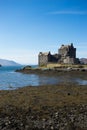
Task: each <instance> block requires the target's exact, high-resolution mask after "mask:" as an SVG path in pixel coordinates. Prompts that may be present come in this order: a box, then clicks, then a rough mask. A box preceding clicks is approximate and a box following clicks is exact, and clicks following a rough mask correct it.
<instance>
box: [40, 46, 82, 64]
mask: <svg viewBox="0 0 87 130" xmlns="http://www.w3.org/2000/svg"><path fill="white" fill-rule="evenodd" d="M38 62H39V66H41V65H46V64H48V63H49V62H51V63H62V64H78V63H79V60H78V59H77V58H76V48H74V46H73V44H71V45H62V46H61V47H60V48H59V49H58V54H54V55H52V54H51V53H50V52H48V53H42V52H40V53H39V55H38Z"/></svg>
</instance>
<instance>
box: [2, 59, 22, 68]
mask: <svg viewBox="0 0 87 130" xmlns="http://www.w3.org/2000/svg"><path fill="white" fill-rule="evenodd" d="M0 65H1V66H20V65H21V64H19V63H16V62H15V61H12V60H5V59H0Z"/></svg>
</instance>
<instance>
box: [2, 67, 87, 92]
mask: <svg viewBox="0 0 87 130" xmlns="http://www.w3.org/2000/svg"><path fill="white" fill-rule="evenodd" d="M22 67H23V66H3V67H0V90H12V89H17V88H20V87H24V86H34V87H35V86H39V85H52V84H58V83H63V82H67V83H68V82H69V83H73V84H74V83H76V84H80V85H87V80H83V79H81V78H78V77H72V76H71V77H70V76H66V77H63V76H58V77H54V76H44V75H38V74H23V73H19V72H15V70H16V69H21V68H22Z"/></svg>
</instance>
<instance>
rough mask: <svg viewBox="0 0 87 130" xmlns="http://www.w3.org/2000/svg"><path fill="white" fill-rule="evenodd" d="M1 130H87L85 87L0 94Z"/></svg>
mask: <svg viewBox="0 0 87 130" xmlns="http://www.w3.org/2000/svg"><path fill="white" fill-rule="evenodd" d="M0 130H87V86H74V85H69V84H68V85H64V86H63V85H49V86H38V87H24V88H20V89H17V90H8V91H0Z"/></svg>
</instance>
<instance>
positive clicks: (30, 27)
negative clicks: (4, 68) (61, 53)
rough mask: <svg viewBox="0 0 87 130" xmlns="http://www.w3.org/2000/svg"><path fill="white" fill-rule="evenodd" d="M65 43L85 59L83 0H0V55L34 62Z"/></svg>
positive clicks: (86, 14) (86, 25)
mask: <svg viewBox="0 0 87 130" xmlns="http://www.w3.org/2000/svg"><path fill="white" fill-rule="evenodd" d="M69 43H73V44H74V46H75V47H76V48H77V57H86V58H87V0H0V58H2V59H9V60H15V61H16V62H19V63H21V64H37V63H38V58H37V57H38V53H39V52H40V51H42V52H47V51H51V52H52V53H57V52H58V48H59V47H60V46H61V44H69Z"/></svg>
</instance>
